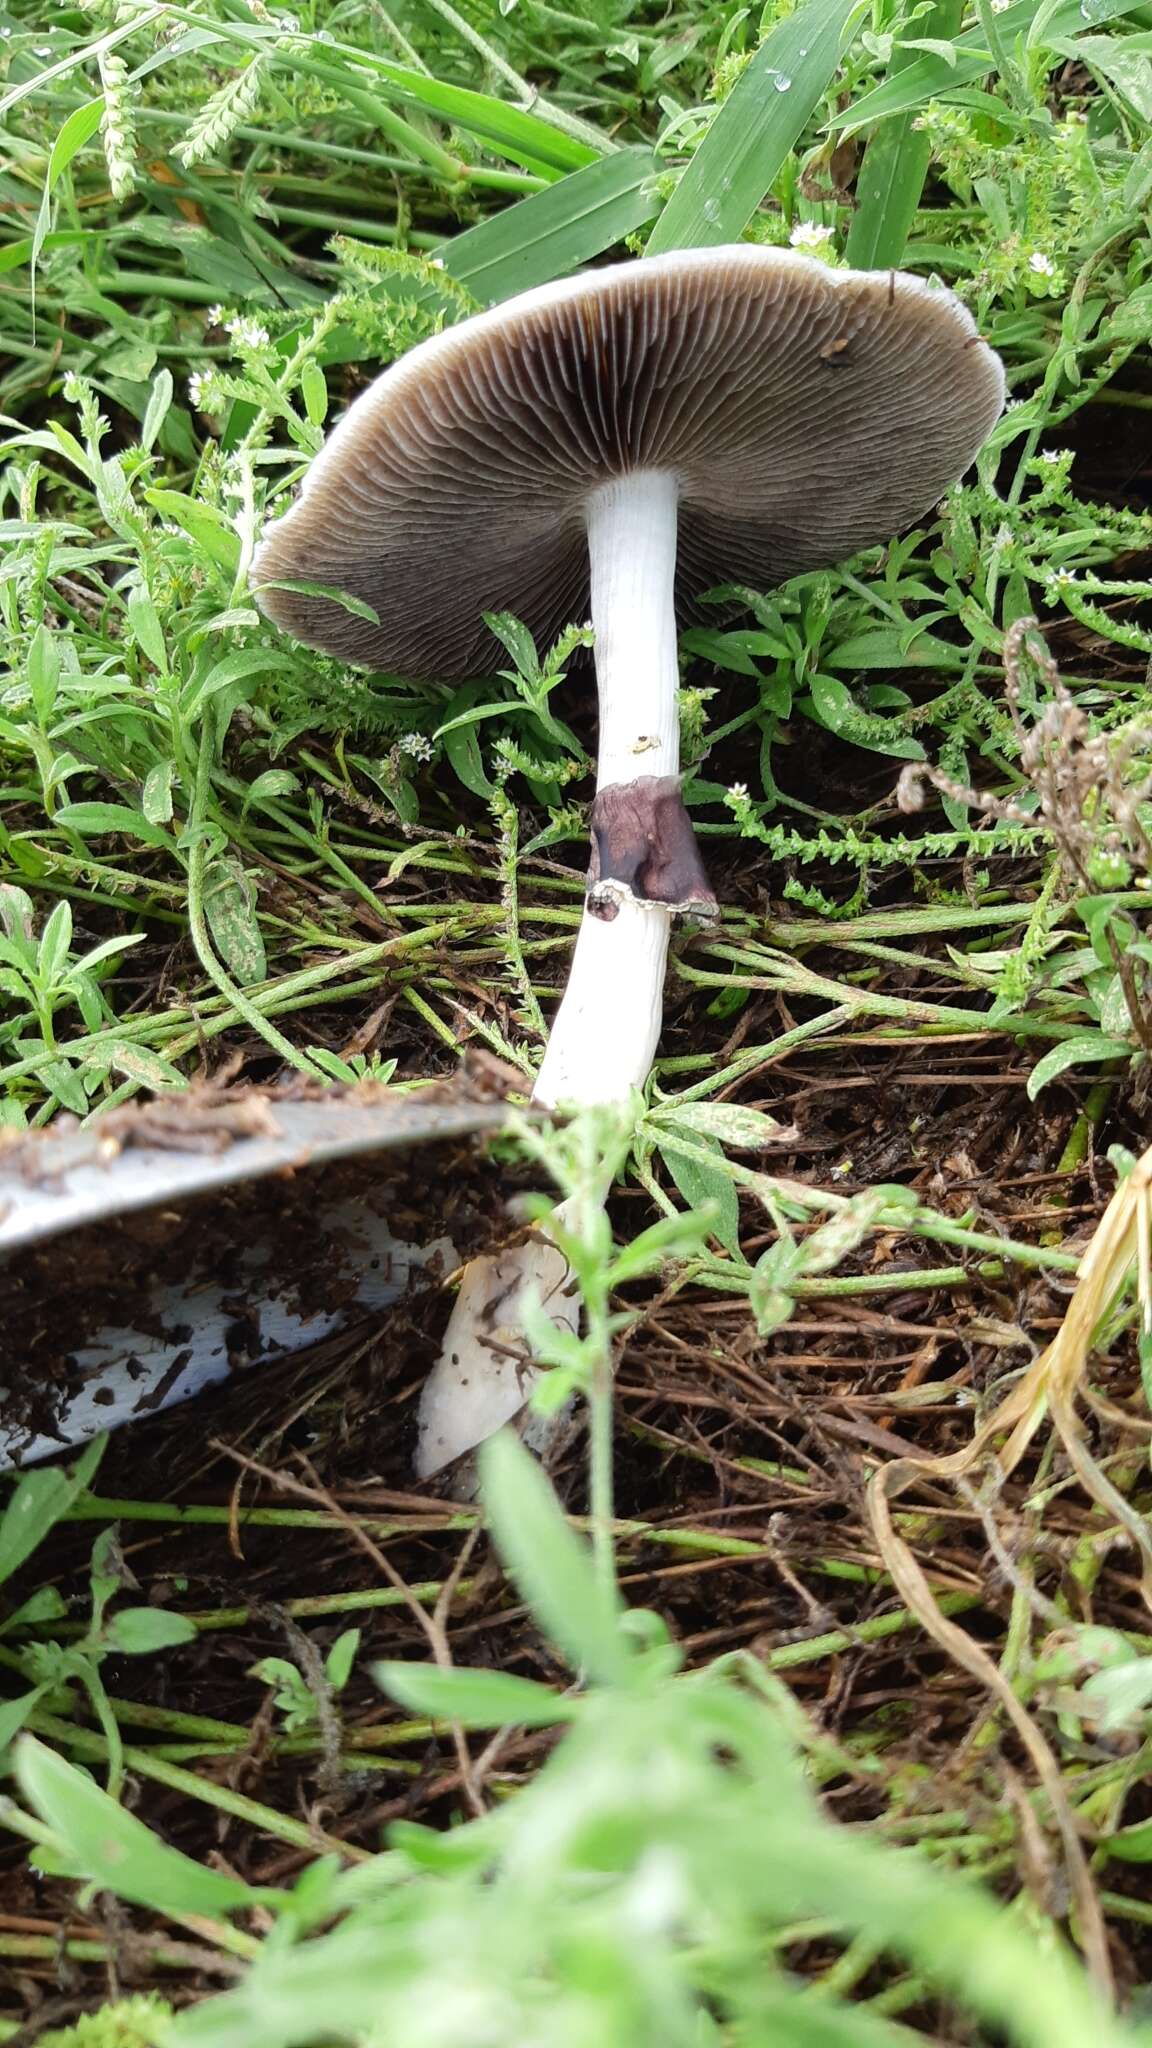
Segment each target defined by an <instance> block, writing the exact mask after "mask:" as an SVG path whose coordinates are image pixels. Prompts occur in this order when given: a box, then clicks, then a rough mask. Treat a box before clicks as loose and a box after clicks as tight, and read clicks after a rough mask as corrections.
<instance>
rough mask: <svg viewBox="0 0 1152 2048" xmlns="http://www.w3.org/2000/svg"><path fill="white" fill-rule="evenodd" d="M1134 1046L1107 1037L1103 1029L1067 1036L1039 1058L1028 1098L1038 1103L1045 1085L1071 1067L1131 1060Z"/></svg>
mask: <svg viewBox="0 0 1152 2048" xmlns="http://www.w3.org/2000/svg"><path fill="white" fill-rule="evenodd" d="M1131 1057H1132V1047H1131V1045H1128V1044H1126V1043H1125V1041H1124V1040H1123V1039H1122V1038H1105V1036H1104V1034H1103V1032H1101V1031H1086V1032H1084V1034H1083V1036H1082V1037H1079V1038H1065V1039H1063V1040H1062V1041H1061V1043H1060V1044H1059V1045H1054V1046H1053V1047H1052V1050H1051V1052H1046V1053H1045V1055H1044V1057H1043V1059H1042V1060H1037V1062H1036V1065H1035V1066H1034V1067H1033V1069H1032V1072H1031V1073H1030V1074H1029V1076H1028V1100H1029V1102H1035V1100H1036V1097H1037V1096H1038V1095H1039V1093H1040V1090H1041V1089H1042V1088H1046V1087H1047V1086H1048V1083H1049V1081H1054V1080H1055V1079H1056V1077H1057V1075H1058V1074H1066V1073H1067V1071H1068V1069H1069V1067H1083V1066H1092V1065H1095V1064H1096V1062H1097V1061H1099V1060H1123V1059H1131Z"/></svg>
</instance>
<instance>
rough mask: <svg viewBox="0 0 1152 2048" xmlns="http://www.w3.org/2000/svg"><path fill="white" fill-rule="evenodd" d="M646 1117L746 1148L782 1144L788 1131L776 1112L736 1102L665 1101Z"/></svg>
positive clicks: (736, 1146) (760, 1147)
mask: <svg viewBox="0 0 1152 2048" xmlns="http://www.w3.org/2000/svg"><path fill="white" fill-rule="evenodd" d="M647 1121H648V1123H649V1124H651V1125H656V1126H657V1127H667V1126H669V1125H670V1126H671V1127H672V1129H673V1130H682V1131H699V1132H701V1133H702V1134H703V1136H705V1137H708V1138H715V1139H717V1140H718V1141H719V1143H720V1144H721V1145H732V1146H734V1147H735V1148H736V1150H737V1151H746V1152H759V1151H761V1150H762V1149H763V1147H764V1146H765V1145H774V1144H779V1142H780V1139H781V1137H782V1136H785V1137H786V1136H787V1135H788V1133H787V1132H786V1131H785V1129H784V1126H783V1125H781V1124H779V1123H777V1121H776V1118H775V1117H774V1116H765V1115H764V1113H763V1111H762V1110H759V1109H743V1108H742V1107H741V1106H740V1104H739V1103H737V1102H671V1103H662V1104H661V1105H660V1108H659V1109H657V1110H653V1112H652V1113H651V1115H650V1116H649V1117H648V1119H647Z"/></svg>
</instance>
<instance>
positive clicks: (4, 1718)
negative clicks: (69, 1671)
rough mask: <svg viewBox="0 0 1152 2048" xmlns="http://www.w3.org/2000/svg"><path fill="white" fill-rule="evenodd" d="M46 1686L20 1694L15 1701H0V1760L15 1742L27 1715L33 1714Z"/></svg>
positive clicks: (39, 1686) (48, 1690)
mask: <svg viewBox="0 0 1152 2048" xmlns="http://www.w3.org/2000/svg"><path fill="white" fill-rule="evenodd" d="M50 1691H51V1687H50V1686H48V1685H37V1686H34V1687H33V1689H32V1691H31V1692H22V1693H21V1694H20V1695H19V1697H18V1698H17V1699H14V1700H0V1758H2V1757H3V1755H4V1752H5V1750H6V1749H7V1748H8V1747H9V1744H10V1743H13V1742H15V1740H16V1737H17V1736H18V1735H19V1733H20V1730H21V1729H22V1728H23V1726H24V1723H25V1721H26V1720H27V1719H28V1716H29V1714H31V1713H34V1712H35V1710H36V1708H37V1707H38V1706H39V1704H40V1701H41V1700H42V1699H43V1697H44V1695H45V1693H46V1692H50Z"/></svg>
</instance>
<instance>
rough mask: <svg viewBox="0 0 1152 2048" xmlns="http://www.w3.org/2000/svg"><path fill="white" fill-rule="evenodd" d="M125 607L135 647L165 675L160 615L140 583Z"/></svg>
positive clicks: (166, 658) (130, 592)
mask: <svg viewBox="0 0 1152 2048" xmlns="http://www.w3.org/2000/svg"><path fill="white" fill-rule="evenodd" d="M125 608H126V610H127V613H128V625H129V628H130V630H131V633H132V638H133V639H134V640H135V642H136V645H137V647H139V648H140V650H141V652H142V653H143V654H144V655H146V656H147V658H148V660H149V661H150V662H151V663H152V666H153V668H156V669H159V671H160V674H161V675H162V676H166V675H167V673H168V649H167V647H166V646H165V644H164V628H163V626H162V625H161V624H160V615H159V613H158V612H157V610H156V607H155V605H154V604H153V602H152V599H151V597H150V596H149V594H148V592H147V591H146V590H145V589H144V587H143V585H142V584H139V583H137V584H134V585H133V588H132V589H131V590H130V591H129V593H128V602H127V605H126V607H125ZM158 822H162V821H158Z"/></svg>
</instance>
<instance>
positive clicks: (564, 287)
mask: <svg viewBox="0 0 1152 2048" xmlns="http://www.w3.org/2000/svg"><path fill="white" fill-rule="evenodd" d="M1003 402H1004V375H1003V370H1002V368H1001V365H1000V360H999V358H998V356H996V355H995V354H994V353H993V351H992V350H991V349H990V348H989V347H988V346H987V345H986V344H985V343H984V342H983V341H982V340H981V339H980V337H979V335H978V334H977V332H976V328H975V325H974V323H973V321H972V318H971V315H970V314H969V313H968V311H967V310H966V308H965V307H964V306H962V305H961V303H960V301H959V300H958V299H957V298H955V297H954V295H953V294H952V293H951V292H949V291H947V290H945V289H943V288H942V287H934V286H931V285H928V284H925V283H924V282H923V281H922V280H921V279H919V278H916V277H911V276H909V275H907V274H906V273H905V272H902V271H857V270H833V269H829V268H828V267H827V266H826V265H825V264H823V263H820V262H818V261H815V260H814V259H812V258H810V257H806V256H802V255H799V254H796V253H795V252H793V251H791V250H783V249H766V248H757V247H754V246H753V245H751V244H738V245H736V246H733V247H731V248H718V249H703V250H693V251H688V252H685V253H677V254H673V255H668V256H659V257H652V258H646V259H643V260H641V261H638V262H635V263H626V264H620V265H618V266H616V267H614V268H610V269H605V270H597V271H592V272H587V273H585V274H583V275H581V276H577V277H574V278H567V279H564V280H562V281H561V282H559V283H556V284H549V285H543V286H541V287H539V288H538V289H536V290H534V291H530V292H525V293H523V294H522V295H521V296H520V297H519V298H515V299H509V300H508V301H507V302H506V303H505V304H503V305H501V306H497V307H495V308H493V309H492V310H490V311H488V312H484V313H479V314H477V315H476V316H475V317H474V318H472V319H469V320H465V321H463V322H462V323H461V324H460V325H459V326H457V327H452V328H449V329H447V330H446V331H445V332H444V333H443V334H438V335H435V336H434V337H433V338H432V339H431V340H430V341H426V342H423V343H421V345H420V346H419V347H418V348H415V349H413V350H412V351H411V353H410V354H408V355H406V356H404V357H403V358H402V359H401V360H400V361H399V362H398V363H396V364H395V365H394V366H393V367H392V368H391V369H389V370H386V371H385V372H384V374H383V376H381V377H378V378H377V379H376V381H375V382H374V383H373V384H372V385H370V386H369V388H368V390H367V391H365V392H364V393H363V394H362V396H361V397H359V398H358V399H357V400H356V401H355V403H354V404H353V406H352V407H351V409H350V410H349V412H348V413H347V415H346V416H345V418H344V419H343V420H342V421H341V422H340V424H339V426H337V428H336V429H335V431H334V433H333V434H331V435H330V437H329V439H328V441H327V442H326V444H325V446H324V448H323V449H322V450H321V452H320V454H319V455H317V457H316V458H315V460H314V461H313V463H312V465H311V467H310V469H309V470H308V472H307V475H306V476H305V479H304V484H303V487H302V489H301V491H300V494H299V496H298V498H297V500H296V503H295V504H294V506H293V507H292V509H291V510H290V511H289V512H288V513H287V514H286V515H285V516H284V517H283V518H282V519H280V520H278V521H277V522H276V523H275V524H274V525H272V526H270V527H269V528H268V530H267V533H266V536H265V539H264V541H263V543H262V545H261V547H260V549H259V551H258V553H257V556H256V560H255V563H254V566H253V580H254V581H255V582H257V583H261V584H269V583H273V582H275V580H276V579H278V578H285V579H291V580H295V581H307V582H309V583H314V584H322V585H325V586H327V587H329V588H334V589H339V590H342V591H345V592H347V593H348V594H349V595H350V596H352V597H354V598H357V599H359V600H361V601H362V602H364V603H367V604H368V605H370V606H371V607H372V609H373V610H374V611H375V612H376V614H377V616H378V618H379V624H378V625H375V624H373V623H371V622H370V621H369V620H367V619H365V618H363V617H358V616H357V615H356V614H355V613H354V612H350V611H348V610H346V609H345V608H344V607H342V606H341V605H339V604H337V603H335V602H333V601H332V600H331V599H327V598H321V597H316V596H312V595H306V594H304V593H301V592H298V591H289V590H277V589H272V588H267V589H263V590H261V591H260V592H259V599H260V603H261V604H262V606H263V608H264V610H265V611H266V612H267V613H268V615H269V616H270V617H271V618H272V619H274V620H275V621H276V623H277V624H278V625H280V626H283V627H284V628H285V629H286V630H287V631H288V632H290V633H292V634H294V635H295V637H296V638H297V639H298V640H302V641H305V642H306V643H307V644H308V645H310V646H313V647H319V648H321V649H323V651H324V652H325V653H328V654H334V655H338V656H341V657H343V658H344V659H345V660H348V661H352V662H358V663H362V664H364V665H366V666H369V667H374V668H386V669H391V670H396V671H399V672H401V673H403V674H406V675H410V676H413V677H425V678H429V679H442V680H445V681H447V680H453V679H459V678H463V677H467V676H470V675H475V674H477V673H483V672H484V671H485V670H488V669H491V667H492V666H493V659H494V657H495V655H496V653H497V643H496V641H495V639H494V638H493V636H492V634H491V633H490V632H489V630H488V628H487V627H486V626H485V624H484V621H483V617H482V614H483V613H484V612H486V611H489V612H491V611H509V612H513V613H514V614H515V615H516V616H517V618H520V619H522V620H523V621H524V623H525V624H526V625H527V626H528V628H529V629H530V631H531V632H532V633H533V634H534V636H535V637H536V640H537V642H538V644H540V645H545V644H547V643H548V642H549V641H550V640H551V639H552V638H554V637H555V635H556V633H557V632H558V631H559V630H560V628H561V627H562V626H563V625H564V624H565V623H567V622H568V621H569V620H572V619H583V618H585V617H586V616H587V612H588V588H589V575H588V550H587V540H586V531H585V522H586V507H587V501H588V499H589V496H590V494H591V493H592V492H593V491H595V490H596V489H597V488H598V487H599V486H600V485H602V484H604V483H607V482H609V481H612V480H613V479H616V478H619V477H622V476H627V475H628V474H629V473H630V472H634V471H637V470H642V469H656V470H662V471H672V472H673V473H674V474H675V476H676V477H677V479H678V482H679V491H680V500H679V503H680V512H679V529H678V534H679V538H678V551H677V583H676V588H677V608H678V611H679V612H680V614H681V616H682V617H688V616H691V615H692V610H693V600H694V599H696V598H697V597H698V596H699V593H700V592H701V591H703V590H706V589H708V588H709V587H710V586H712V585H714V584H715V583H717V582H720V581H724V582H742V583H748V584H751V585H752V586H753V587H755V588H757V589H768V588H771V587H772V586H774V585H775V584H778V583H782V582H784V581H785V580H786V579H787V578H788V577H789V576H795V575H798V574H800V572H801V571H803V570H807V569H816V568H826V567H828V566H830V565H831V564H833V563H835V562H839V561H843V560H845V559H846V558H847V557H848V556H850V555H853V554H855V553H856V552H857V551H858V550H859V549H860V548H862V547H866V546H868V545H870V544H871V543H873V542H876V541H880V540H886V539H888V538H889V537H890V536H891V535H892V534H893V533H896V532H898V531H899V530H900V529H901V528H902V527H905V526H907V525H909V524H910V523H911V522H912V521H913V520H915V519H917V518H919V517H920V516H921V515H922V514H923V513H924V512H925V511H927V509H928V508H929V507H930V506H931V505H932V504H933V503H934V502H935V500H936V499H937V498H938V497H939V495H940V493H941V492H942V491H943V490H944V488H945V487H946V486H947V485H948V484H950V483H951V482H953V481H954V479H955V478H956V477H958V476H960V475H961V474H962V472H963V471H964V470H965V469H966V468H967V467H968V464H969V463H970V462H971V461H972V459H973V457H974V456H975V455H976V453H977V451H978V449H979V448H980V446H981V444H982V443H983V441H984V440H985V438H986V437H987V435H988V433H989V431H990V429H991V427H992V426H993V424H994V423H995V421H996V419H997V418H998V416H999V414H1000V411H1001V409H1002V406H1003Z"/></svg>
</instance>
